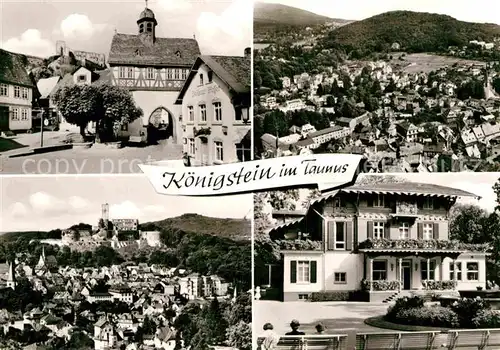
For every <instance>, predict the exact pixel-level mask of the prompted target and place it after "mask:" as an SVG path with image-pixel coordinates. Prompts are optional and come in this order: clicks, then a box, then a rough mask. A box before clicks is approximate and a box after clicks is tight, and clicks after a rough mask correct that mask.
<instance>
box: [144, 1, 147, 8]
mask: <svg viewBox="0 0 500 350" xmlns="http://www.w3.org/2000/svg"><path fill="white" fill-rule="evenodd" d="M144 1H145V2H146V8H148V0H144Z"/></svg>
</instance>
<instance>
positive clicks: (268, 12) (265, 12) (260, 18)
mask: <svg viewBox="0 0 500 350" xmlns="http://www.w3.org/2000/svg"><path fill="white" fill-rule="evenodd" d="M253 14H254V17H253V20H254V25H255V24H258V25H266V24H268V25H271V24H275V25H277V24H279V25H291V26H312V25H318V24H325V23H327V22H331V21H343V20H339V19H332V18H330V17H326V16H321V15H318V14H316V13H313V12H309V11H306V10H302V9H298V8H295V7H291V6H286V5H283V4H270V3H262V2H257V3H255V6H254V10H253Z"/></svg>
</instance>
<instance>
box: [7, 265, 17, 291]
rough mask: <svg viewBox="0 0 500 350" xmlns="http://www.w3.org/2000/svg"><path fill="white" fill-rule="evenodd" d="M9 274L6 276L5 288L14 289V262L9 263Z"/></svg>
mask: <svg viewBox="0 0 500 350" xmlns="http://www.w3.org/2000/svg"><path fill="white" fill-rule="evenodd" d="M8 264H9V273H8V275H7V287H8V288H12V289H14V290H15V289H16V285H17V283H16V270H15V266H14V261H10V262H9V263H8Z"/></svg>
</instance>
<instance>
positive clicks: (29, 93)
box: [0, 83, 33, 131]
mask: <svg viewBox="0 0 500 350" xmlns="http://www.w3.org/2000/svg"><path fill="white" fill-rule="evenodd" d="M32 98H33V90H32V88H29V87H25V86H20V85H13V84H6V83H0V108H2V107H5V108H6V109H5V110H6V112H5V113H6V114H7V115H5V116H2V115H0V119H1V118H6V119H7V125H8V128H9V129H10V130H13V131H16V130H29V129H31V126H32V125H31V124H32V121H31V120H32V117H31V100H32ZM0 112H1V113H3V112H2V111H0ZM0 122H1V123H2V124H4V123H5V121H2V120H0ZM0 127H3V125H0Z"/></svg>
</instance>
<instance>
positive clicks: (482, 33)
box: [323, 11, 500, 56]
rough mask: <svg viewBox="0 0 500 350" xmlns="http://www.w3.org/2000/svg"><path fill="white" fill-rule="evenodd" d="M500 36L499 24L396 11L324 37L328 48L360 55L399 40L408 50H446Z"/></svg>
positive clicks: (382, 50)
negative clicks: (354, 52)
mask: <svg viewBox="0 0 500 350" xmlns="http://www.w3.org/2000/svg"><path fill="white" fill-rule="evenodd" d="M495 37H500V26H498V25H496V24H486V23H469V22H463V21H459V20H457V19H455V18H453V17H450V16H446V15H438V14H432V13H422V12H411V11H393V12H386V13H382V14H380V15H377V16H373V17H370V18H367V19H365V20H362V21H357V22H353V23H349V24H347V25H345V26H342V27H339V28H337V29H334V30H332V31H331V32H330V33H329V35H328V36H327V37H326V38H325V39H324V41H323V44H324V46H325V47H326V48H342V49H344V50H345V51H347V52H350V51H355V50H357V51H358V54H357V56H365V55H367V54H369V53H370V52H384V51H389V50H390V49H391V46H392V44H394V43H398V44H399V45H400V49H401V50H402V51H407V52H443V51H446V50H447V49H448V47H449V46H463V45H466V44H468V43H469V41H471V40H478V41H485V42H492V41H493V39H494V38H495Z"/></svg>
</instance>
